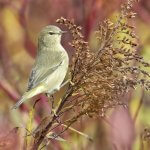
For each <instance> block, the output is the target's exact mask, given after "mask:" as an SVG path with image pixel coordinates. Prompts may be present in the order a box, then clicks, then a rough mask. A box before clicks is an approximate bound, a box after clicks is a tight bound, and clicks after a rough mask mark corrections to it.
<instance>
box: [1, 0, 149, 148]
mask: <svg viewBox="0 0 150 150" xmlns="http://www.w3.org/2000/svg"><path fill="white" fill-rule="evenodd" d="M124 2H125V0H0V149H3V150H4V149H6V150H7V149H8V150H11V149H12V146H13V147H14V148H13V149H23V145H24V144H23V143H24V137H23V135H24V132H25V131H24V130H23V131H20V132H19V134H17V135H16V138H15V139H16V140H17V139H18V141H17V143H18V144H17V145H15V144H14V143H15V142H14V141H13V140H12V139H14V135H13V136H12V137H11V136H10V137H9V139H7V138H6V141H7V142H6V143H7V144H5V147H3V144H4V143H5V142H4V138H3V137H4V136H5V135H6V134H7V133H8V132H9V131H10V130H11V129H12V128H13V127H15V126H19V127H22V128H23V129H24V128H25V127H26V126H27V122H28V121H29V113H28V112H29V109H30V108H31V105H33V102H27V103H28V104H26V105H23V106H22V107H21V108H20V109H18V110H15V111H12V110H11V109H10V108H11V106H12V105H13V104H14V103H15V102H16V101H17V100H18V99H19V98H20V96H21V94H22V93H23V92H24V91H25V89H26V86H27V81H28V76H29V73H30V70H31V67H32V64H33V62H34V58H35V55H36V45H37V36H38V32H39V31H40V30H41V28H42V27H43V26H45V25H48V24H55V25H58V24H56V22H55V21H56V19H58V18H60V17H61V16H62V17H64V18H67V19H74V21H75V23H76V24H77V25H80V26H82V27H83V35H84V36H85V40H87V41H89V43H90V46H91V47H92V48H93V49H95V47H96V45H95V40H94V38H93V35H94V34H93V33H94V30H96V28H97V26H98V23H99V22H101V21H102V20H104V19H105V18H113V19H114V15H116V16H117V15H119V10H120V5H121V4H122V3H124ZM134 11H135V12H136V13H137V17H136V18H135V22H134V25H135V26H136V33H137V35H138V36H139V42H140V47H139V49H140V51H139V53H140V55H142V56H143V57H144V58H145V60H146V61H147V62H149V63H150V0H140V2H139V3H138V4H137V3H136V4H135V6H134ZM58 26H60V25H58ZM60 27H61V28H62V29H65V28H64V27H63V26H60ZM69 41H70V35H69V34H68V35H65V36H64V37H63V39H62V43H63V45H64V47H65V49H67V52H68V53H69V55H71V54H72V48H71V47H70V46H69V44H68V42H69ZM147 71H149V70H147ZM149 96H150V95H149V93H148V92H145V91H144V90H143V89H140V88H137V89H136V90H135V91H132V92H131V93H130V95H129V98H128V99H125V101H126V102H127V103H128V104H129V109H124V108H122V107H118V108H116V109H115V110H114V111H112V112H110V113H108V116H107V118H104V119H99V120H98V119H85V118H81V119H80V120H79V121H78V122H77V123H76V125H75V126H74V127H75V128H76V129H78V130H79V131H82V132H84V133H86V134H88V135H90V136H91V137H93V138H94V141H93V142H91V141H88V140H87V139H85V138H84V137H82V136H79V135H77V134H76V133H73V132H71V131H67V132H66V133H65V134H64V135H63V138H64V139H66V140H67V142H60V141H55V140H52V141H51V144H50V147H49V149H54V150H85V149H86V150H131V149H132V150H142V148H143V150H149V149H150V144H149V142H144V145H143V144H141V139H140V134H141V132H142V131H143V129H144V128H145V127H149V126H150V116H149V114H150V100H149ZM40 97H41V99H42V100H43V101H41V102H40V103H41V104H42V106H39V105H38V106H37V109H36V112H35V119H34V121H33V124H34V125H33V126H34V127H35V126H36V125H37V124H38V123H39V120H40V119H41V118H42V116H44V114H47V113H49V108H48V106H47V105H46V102H45V99H46V98H45V97H44V96H43V95H41V96H40ZM140 103H141V104H140ZM136 114H137V117H135V116H136ZM9 140H10V141H9ZM8 141H9V142H8Z"/></svg>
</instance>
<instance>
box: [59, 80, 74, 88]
mask: <svg viewBox="0 0 150 150" xmlns="http://www.w3.org/2000/svg"><path fill="white" fill-rule="evenodd" d="M68 83H70V84H71V85H74V83H72V82H71V80H70V79H68V80H67V81H65V82H64V83H63V84H61V86H60V88H62V87H63V86H65V85H66V84H68Z"/></svg>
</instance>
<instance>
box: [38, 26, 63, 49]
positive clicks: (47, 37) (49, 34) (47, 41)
mask: <svg viewBox="0 0 150 150" xmlns="http://www.w3.org/2000/svg"><path fill="white" fill-rule="evenodd" d="M65 32H66V31H62V30H61V29H60V28H59V27H57V26H54V25H48V26H46V27H44V28H43V29H42V30H41V32H40V33H39V38H38V42H39V44H42V45H45V46H52V45H54V44H60V41H61V36H62V34H63V33H65Z"/></svg>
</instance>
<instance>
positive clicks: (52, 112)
mask: <svg viewBox="0 0 150 150" xmlns="http://www.w3.org/2000/svg"><path fill="white" fill-rule="evenodd" d="M46 96H47V97H48V102H49V103H51V104H50V105H51V114H54V115H56V110H55V108H54V95H50V94H48V93H46ZM49 98H51V101H50V99H49Z"/></svg>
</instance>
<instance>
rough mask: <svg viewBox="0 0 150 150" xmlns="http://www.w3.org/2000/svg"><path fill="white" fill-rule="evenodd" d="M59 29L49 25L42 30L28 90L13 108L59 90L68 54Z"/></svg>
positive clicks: (65, 69)
mask: <svg viewBox="0 0 150 150" xmlns="http://www.w3.org/2000/svg"><path fill="white" fill-rule="evenodd" d="M62 33H64V32H63V31H61V30H60V28H58V27H56V26H53V25H49V26H46V27H45V28H43V29H42V31H41V32H40V34H39V37H38V51H37V57H36V60H35V63H34V65H33V68H32V71H31V74H30V77H29V83H28V89H27V91H26V92H25V93H24V95H23V96H22V98H21V99H20V100H19V101H18V102H17V103H16V104H15V105H14V106H13V109H16V108H17V107H19V106H20V105H21V104H22V103H23V102H24V101H26V100H28V99H30V98H32V97H33V96H35V95H37V94H40V93H47V94H49V95H52V94H53V93H55V92H56V91H58V90H59V89H60V86H61V84H62V82H63V80H64V78H65V76H66V73H67V70H68V64H69V58H68V54H67V52H66V51H65V49H64V48H63V47H62V45H61V35H62Z"/></svg>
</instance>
